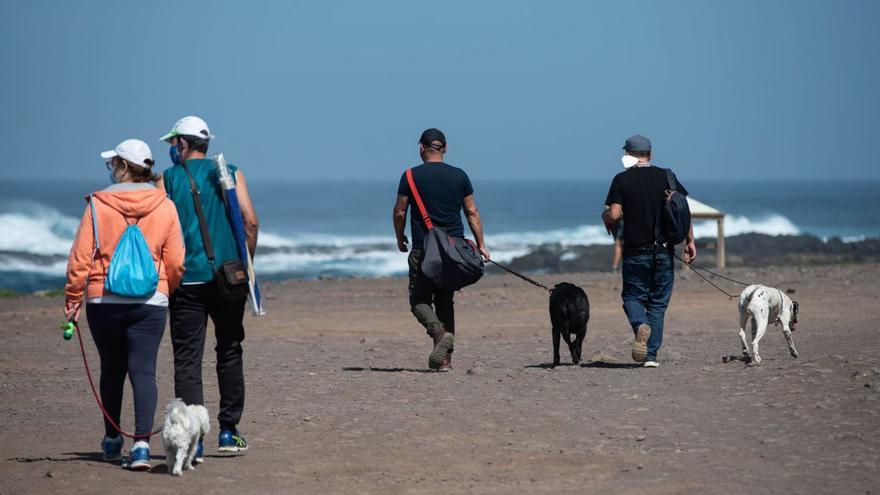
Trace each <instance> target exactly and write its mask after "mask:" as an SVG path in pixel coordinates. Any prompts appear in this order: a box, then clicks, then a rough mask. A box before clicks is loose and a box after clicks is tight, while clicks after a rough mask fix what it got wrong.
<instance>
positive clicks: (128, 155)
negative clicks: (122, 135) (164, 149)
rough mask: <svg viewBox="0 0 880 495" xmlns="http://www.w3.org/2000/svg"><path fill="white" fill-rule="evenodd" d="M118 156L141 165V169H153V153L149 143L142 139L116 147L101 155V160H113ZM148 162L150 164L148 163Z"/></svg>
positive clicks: (122, 143)
mask: <svg viewBox="0 0 880 495" xmlns="http://www.w3.org/2000/svg"><path fill="white" fill-rule="evenodd" d="M114 156H118V157H119V158H122V159H123V160H126V161H129V162H131V163H134V164H135V165H140V166H141V167H147V168H151V167H152V166H153V152H152V151H150V147H149V146H147V143H145V142H143V141H141V140H140V139H126V140H125V141H123V142H121V143H119V144H117V145H116V148H114V149H112V150H109V151H105V152H103V153H101V158H104V159H105V160H106V159H107V158H113V157H114ZM147 160H149V161H150V163H147Z"/></svg>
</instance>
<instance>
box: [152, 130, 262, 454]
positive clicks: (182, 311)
mask: <svg viewBox="0 0 880 495" xmlns="http://www.w3.org/2000/svg"><path fill="white" fill-rule="evenodd" d="M212 138H213V136H212V135H211V132H210V131H209V130H208V125H207V124H206V123H205V121H204V120H202V119H200V118H198V117H193V116H189V117H184V118H182V119H180V120H179V121H177V123H176V124H175V125H174V128H173V129H172V130H171V132H169V133H168V134H166V135H165V136H163V137H162V138H161V139H162V141H165V142H167V143H169V144H170V145H171V149H170V154H171V161H172V163H173V164H174V165H173V166H172V167H171V168H169V169H167V170H165V172H164V173H163V174H162V178H161V179H160V180H159V182H158V183H157V187H160V188H164V189H165V191H166V192H167V194H168V197H169V198H171V200H172V201H174V204H175V206H176V207H177V213H178V215H179V216H180V225H181V227H182V229H183V239H184V241H185V243H186V259H185V261H184V266H185V267H186V271H185V272H184V275H183V282H182V284H181V286H180V289H178V290H177V292H175V293H174V295H173V296H172V297H171V300H170V310H171V343H172V344H173V348H174V394H175V396H176V397H179V398H181V399H182V400H183V401H184V402H185V403H187V404H204V393H203V389H202V356H203V354H204V350H205V337H206V333H207V320H208V317H209V316H210V317H211V320H212V321H213V322H214V335H215V337H216V339H217V346H216V348H215V350H216V352H217V382H218V386H219V389H220V410H219V413H218V415H217V419H218V420H219V422H220V434H219V439H218V449H217V450H218V451H220V452H241V451H245V450H247V448H248V444H247V441H246V440H245V438H244V437H243V436H242V435H241V433H240V432H239V431H238V428H237V426H238V423H239V421H240V420H241V415H242V411H243V409H244V371H243V360H242V355H243V350H242V347H241V342H242V341H243V340H244V326H243V325H242V320H243V318H244V305H245V299H246V297H247V292H246V290H245V291H244V292H241V291H236V290H230V282H229V277H230V274H232V275H238V276H239V277H240V278H242V279H243V280H245V281H246V278H245V277H246V276H245V275H244V273H243V272H242V271H241V270H240V269H239V270H236V269H235V268H233V269H231V270H230V269H229V267H235V266H236V263H239V265H237V266H239V267H240V266H241V265H240V263H241V261H240V259H239V253H238V251H237V248H236V243H235V239H234V236H233V232H232V227H231V226H230V223H229V218H228V213H227V209H226V207H225V204H224V202H223V191H222V190H221V187H220V184H219V182H218V172H217V169H216V167H215V165H214V162H213V161H212V160H210V159H206V158H205V154H206V153H207V151H208V144H209V142H210V140H211V139H212ZM228 168H229V172H230V173H231V175H232V176H233V177H234V179H235V183H236V188H235V189H236V196H237V198H238V202H239V205H240V207H241V213H242V220H243V223H244V226H245V232H246V235H247V245H248V249H249V250H250V252H251V253H253V252H254V250H255V248H256V245H257V230H258V220H257V215H256V213H255V212H254V207H253V204H252V203H251V199H250V195H249V194H248V189H247V184H246V182H245V178H244V174H243V173H242V172H241V170H238V169H237V168H236V167H235V166H234V165H229V166H228ZM233 282H234V280H233ZM244 285H245V286H246V285H247V284H246V283H245V284H244ZM203 460H204V445H203V443H202V440H201V439H200V440H199V444H198V448H197V451H196V462H202V461H203Z"/></svg>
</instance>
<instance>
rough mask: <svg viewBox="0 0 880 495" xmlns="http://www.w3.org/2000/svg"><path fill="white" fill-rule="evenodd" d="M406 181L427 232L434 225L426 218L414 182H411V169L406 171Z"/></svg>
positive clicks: (426, 213)
mask: <svg viewBox="0 0 880 495" xmlns="http://www.w3.org/2000/svg"><path fill="white" fill-rule="evenodd" d="M406 180H407V182H409V190H410V192H412V195H413V199H414V200H416V205H418V207H419V213H421V214H422V220H423V221H424V222H425V227H427V228H428V230H431V229H433V228H434V223H433V222H431V217H430V216H428V210H426V209H425V204H424V203H422V197H421V196H420V195H419V190H418V189H416V181H415V180H413V174H412V169H411V168H408V169H406Z"/></svg>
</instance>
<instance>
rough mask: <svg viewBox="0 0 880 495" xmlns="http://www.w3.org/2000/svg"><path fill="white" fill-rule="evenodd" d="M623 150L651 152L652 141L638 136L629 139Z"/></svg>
mask: <svg viewBox="0 0 880 495" xmlns="http://www.w3.org/2000/svg"><path fill="white" fill-rule="evenodd" d="M623 149H624V150H625V151H641V152H646V151H651V140H650V139H648V138H646V137H645V136H642V135H641V134H636V135H635V136H630V137H629V138H627V140H626V143H625V144H624V145H623Z"/></svg>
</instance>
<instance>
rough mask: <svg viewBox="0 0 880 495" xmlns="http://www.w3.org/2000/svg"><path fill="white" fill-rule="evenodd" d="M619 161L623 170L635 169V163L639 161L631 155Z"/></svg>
mask: <svg viewBox="0 0 880 495" xmlns="http://www.w3.org/2000/svg"><path fill="white" fill-rule="evenodd" d="M620 161H621V162H622V163H623V168H631V167H635V166H636V163H639V159H638V158H636V157H634V156H632V155H623V156H622V157H621V158H620Z"/></svg>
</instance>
